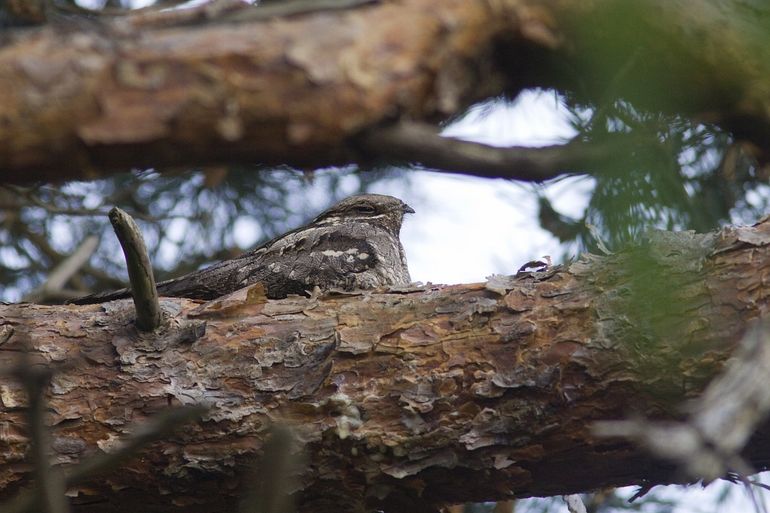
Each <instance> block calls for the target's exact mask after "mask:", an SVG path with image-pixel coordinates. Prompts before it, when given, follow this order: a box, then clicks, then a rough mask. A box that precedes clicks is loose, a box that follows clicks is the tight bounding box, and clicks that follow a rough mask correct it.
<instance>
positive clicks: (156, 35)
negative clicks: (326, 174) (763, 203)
mask: <svg viewBox="0 0 770 513" xmlns="http://www.w3.org/2000/svg"><path fill="white" fill-rule="evenodd" d="M768 17H770V11H768V10H767V9H766V8H765V7H761V6H758V5H753V7H752V9H751V10H748V9H747V8H746V7H745V5H744V2H738V1H735V2H716V1H714V0H698V1H697V2H671V1H668V0H646V1H644V2H638V3H635V4H634V5H631V4H629V3H628V2H618V1H615V0H604V1H598V2H583V1H550V2H536V3H530V2H526V1H521V0H518V1H517V0H505V1H496V2H466V1H462V0H404V1H399V2H390V1H380V2H370V3H369V2H367V3H365V4H364V5H361V6H358V7H355V8H351V9H346V10H332V11H320V12H309V13H307V14H302V15H297V16H291V17H286V18H272V19H268V20H260V21H250V22H242V23H233V22H229V23H228V22H218V23H217V22H216V20H209V21H208V23H205V24H202V25H191V26H181V27H166V28H157V27H155V28H152V27H147V26H142V25H141V24H132V23H131V21H130V17H129V18H128V20H120V21H117V22H109V23H108V22H103V23H101V24H98V25H96V26H93V25H91V24H89V23H85V22H84V23H83V24H82V26H81V25H78V24H74V25H72V24H70V25H64V26H49V27H45V28H41V29H27V30H24V31H21V30H17V31H11V32H9V35H8V36H7V38H8V40H7V41H8V42H7V44H6V45H5V46H3V47H2V48H0V90H2V91H3V94H2V95H0V120H2V123H0V170H1V172H2V175H3V176H2V178H3V181H5V182H27V181H30V180H38V179H45V180H61V179H73V178H81V179H82V178H93V177H95V176H98V175H99V174H103V173H106V172H110V171H112V170H116V169H117V170H125V169H127V168H129V167H132V166H137V167H141V166H152V167H156V168H158V167H161V168H162V167H165V166H185V165H204V164H207V163H223V162H224V163H247V164H254V163H261V164H269V165H272V164H288V165H293V166H297V167H306V168H317V167H322V166H328V165H333V164H346V163H350V162H356V161H358V162H360V161H367V160H368V159H370V158H382V157H383V156H386V155H387V148H383V151H382V153H378V152H376V151H374V152H372V149H371V148H366V149H364V148H362V147H359V146H358V145H357V144H356V142H355V141H356V136H358V135H360V134H361V133H362V132H363V131H366V130H368V131H371V130H372V129H374V128H377V127H380V126H382V125H384V124H387V123H389V122H392V121H394V120H397V119H408V120H422V121H437V120H445V119H447V118H450V117H451V116H453V115H457V114H459V113H461V112H462V111H463V110H464V109H466V108H467V107H468V106H469V105H470V104H471V103H473V102H475V101H479V100H483V99H486V98H492V97H496V96H499V95H501V94H507V95H514V94H516V93H517V92H518V91H519V90H520V89H521V88H523V87H556V88H558V89H560V90H562V91H566V92H569V93H570V94H574V95H578V96H580V97H584V98H585V99H586V100H588V101H592V102H597V103H601V102H606V101H608V99H610V98H615V97H622V98H630V99H631V100H633V101H635V102H639V104H640V105H644V106H647V107H649V108H652V109H663V110H669V111H673V112H678V113H682V114H684V115H687V116H691V117H693V118H695V119H697V120H702V121H709V122H714V123H717V124H720V125H721V126H723V127H725V128H727V129H729V130H731V131H733V132H734V133H735V134H736V136H737V137H738V138H743V139H746V140H748V141H750V142H752V143H753V144H754V146H755V148H754V150H755V153H756V154H757V156H758V157H759V158H760V159H761V160H763V161H764V160H766V159H767V155H765V152H764V150H762V148H767V147H770V122H769V120H768V114H767V113H768V112H770V109H769V108H768V105H769V104H770V100H769V99H768V97H767V91H768V90H770V87H768V84H767V77H768V76H770V70H768V69H767V67H768V64H767V63H768V62H770V58H769V56H768V55H767V53H768V50H767V48H768V45H767V44H766V31H765V24H764V21H763V20H766V19H767V18H768ZM575 70H580V72H579V73H577V74H576V73H575ZM383 154H384V155H383ZM468 172H469V173H472V172H473V169H468Z"/></svg>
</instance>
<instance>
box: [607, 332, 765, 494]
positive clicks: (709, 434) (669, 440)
mask: <svg viewBox="0 0 770 513" xmlns="http://www.w3.org/2000/svg"><path fill="white" fill-rule="evenodd" d="M768 375H770V323H768V322H767V321H764V322H763V321H760V322H758V323H757V325H755V326H754V327H753V328H752V329H750V330H749V331H748V332H747V334H746V335H745V336H744V338H743V340H742V342H741V345H740V347H739V349H738V351H736V354H735V356H734V357H733V358H732V359H731V360H730V362H729V364H728V366H727V368H726V370H725V371H724V372H723V374H722V375H721V376H719V377H718V378H716V379H715V380H714V381H713V382H712V383H711V384H710V385H709V387H708V388H707V389H706V391H705V392H704V393H703V395H701V396H700V397H699V398H698V399H697V401H695V402H694V403H693V404H692V405H691V406H690V407H689V408H688V410H689V411H691V412H692V414H691V416H690V419H689V421H687V422H684V423H653V422H648V421H645V420H627V421H614V422H601V423H597V426H596V432H597V434H598V435H599V436H608V437H609V436H611V437H624V438H631V439H633V440H636V441H637V442H639V443H640V444H642V445H644V446H645V447H647V448H648V449H649V450H650V451H651V452H652V453H653V454H655V455H656V456H658V457H660V458H664V459H667V460H671V461H674V462H676V463H678V464H679V465H681V467H682V469H683V470H684V471H686V472H687V475H689V476H691V477H693V478H695V479H703V480H704V481H706V482H709V481H713V480H714V479H718V478H720V477H723V476H725V475H726V474H727V472H728V471H731V472H736V473H737V474H739V475H740V476H741V477H742V478H743V479H745V478H746V476H747V475H748V474H751V473H753V471H752V469H751V468H750V466H749V464H748V463H746V462H745V460H744V459H743V458H742V457H741V455H740V452H741V451H742V450H743V448H744V446H745V445H746V444H747V443H748V441H749V438H750V437H751V435H752V434H753V433H754V432H755V431H756V429H757V426H759V424H760V422H762V421H763V420H764V419H765V418H766V417H767V415H768V412H770V388H768V386H767V376H768Z"/></svg>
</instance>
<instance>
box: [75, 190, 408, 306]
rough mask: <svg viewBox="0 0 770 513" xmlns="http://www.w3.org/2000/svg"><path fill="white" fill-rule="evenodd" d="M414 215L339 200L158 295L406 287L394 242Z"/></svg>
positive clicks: (378, 201)
mask: <svg viewBox="0 0 770 513" xmlns="http://www.w3.org/2000/svg"><path fill="white" fill-rule="evenodd" d="M413 212H414V210H412V208H411V207H410V206H409V205H407V204H406V203H404V202H403V201H401V200H399V199H398V198H394V197H392V196H384V195H381V194H363V195H360V196H351V197H349V198H346V199H344V200H342V201H340V202H339V203H337V204H336V205H334V206H333V207H331V208H329V209H328V210H326V211H324V212H322V213H321V214H320V215H319V216H318V217H316V218H315V219H313V221H311V222H310V223H308V224H306V225H305V226H301V227H299V228H297V229H295V230H293V231H290V232H288V233H286V234H284V235H281V236H280V237H277V238H275V239H273V240H271V241H269V242H267V243H265V244H263V245H261V246H259V247H257V248H255V249H253V250H251V251H249V252H248V253H244V254H243V255H241V256H239V257H237V258H234V259H232V260H225V261H223V262H219V263H217V264H214V265H212V266H211V267H207V268H205V269H201V270H199V271H195V272H192V273H190V274H186V275H184V276H181V277H179V278H174V279H172V280H168V281H164V282H161V283H159V284H158V292H159V294H160V295H161V296H175V297H186V298H191V299H214V298H217V297H220V296H223V295H225V294H228V293H230V292H233V291H235V290H238V289H240V288H243V287H245V286H247V285H251V284H253V283H256V282H261V283H262V284H264V286H265V290H266V292H267V297H269V298H284V297H286V296H287V295H288V294H305V295H307V294H308V293H309V292H311V291H312V290H313V289H314V288H315V287H319V288H320V289H321V290H322V291H327V290H331V289H338V290H355V289H371V288H376V287H383V286H392V285H407V284H408V283H409V281H410V278H409V269H408V268H407V265H406V255H405V254H404V248H403V247H402V246H401V242H400V240H399V232H400V231H401V223H402V221H403V219H404V214H407V213H413ZM129 296H130V292H129V290H128V289H121V290H117V291H114V292H107V293H100V294H93V295H90V296H86V297H83V298H79V299H76V300H74V301H73V303H76V304H89V303H102V302H105V301H111V300H113V299H120V298H124V297H129Z"/></svg>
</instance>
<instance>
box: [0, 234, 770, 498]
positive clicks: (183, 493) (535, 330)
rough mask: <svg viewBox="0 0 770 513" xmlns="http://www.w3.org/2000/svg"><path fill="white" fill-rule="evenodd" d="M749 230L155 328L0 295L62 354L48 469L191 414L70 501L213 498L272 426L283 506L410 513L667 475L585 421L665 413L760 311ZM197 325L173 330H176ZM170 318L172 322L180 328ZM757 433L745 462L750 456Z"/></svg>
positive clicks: (1, 391)
mask: <svg viewBox="0 0 770 513" xmlns="http://www.w3.org/2000/svg"><path fill="white" fill-rule="evenodd" d="M769 271H770V223H764V224H760V225H757V226H756V227H752V228H739V229H736V228H731V229H726V230H725V231H723V232H721V233H719V234H711V235H696V234H693V233H682V234H673V233H654V234H651V236H650V238H649V240H648V241H647V242H646V243H645V244H644V245H643V246H641V247H640V248H637V249H635V250H633V251H628V252H624V253H620V254H617V255H613V256H608V257H593V256H592V257H586V258H584V259H582V260H580V261H578V262H575V263H573V264H571V265H570V266H568V267H566V268H558V269H551V270H548V271H546V272H542V273H536V274H527V275H523V276H519V277H518V278H509V277H494V278H492V279H490V281H488V282H487V283H485V284H476V285H458V286H430V287H424V288H416V289H406V290H401V291H391V292H389V293H362V294H350V295H336V296H335V295H332V296H325V297H320V298H299V297H296V298H288V299H285V300H280V301H267V300H265V299H264V297H260V296H259V294H258V293H253V292H252V293H251V294H249V293H247V291H239V292H237V293H235V294H234V295H233V296H230V297H228V298H223V299H221V300H216V301H213V302H211V303H207V304H204V305H200V304H198V303H195V302H193V301H189V300H166V301H164V302H163V306H164V308H165V309H166V311H167V314H168V315H169V317H170V325H169V326H167V327H166V328H165V329H164V330H163V331H161V332H159V333H157V334H156V335H154V336H147V335H144V336H139V335H137V333H136V330H135V329H134V328H133V327H132V322H131V317H132V315H133V314H132V310H131V303H130V301H128V300H123V301H117V302H113V303H107V304H105V305H101V306H99V305H90V306H82V307H81V306H64V307H45V306H36V305H28V304H27V305H5V306H0V319H2V324H3V325H10V326H13V327H14V329H15V334H14V336H13V337H12V338H11V339H10V340H8V341H7V342H5V343H4V344H3V345H1V346H0V360H1V361H2V363H9V362H12V361H14V359H15V357H16V356H17V353H18V350H19V349H20V347H21V346H22V344H23V343H24V342H25V340H26V343H28V344H29V345H30V346H31V348H32V353H31V354H32V356H33V358H34V359H35V360H37V361H40V362H42V363H49V362H63V361H68V362H70V365H69V366H67V367H65V368H63V369H62V370H61V371H60V372H59V373H57V374H56V375H55V376H54V378H53V384H52V387H51V390H50V394H49V397H48V400H49V408H50V421H51V423H52V425H53V432H52V437H53V448H54V451H55V456H56V459H57V461H58V462H59V463H61V464H64V465H66V464H70V463H74V462H77V461H79V460H81V459H82V458H84V457H86V456H87V455H88V454H90V453H94V452H98V451H109V450H110V447H111V446H114V444H116V443H117V439H118V438H119V437H120V436H121V435H122V434H123V433H124V432H125V431H126V430H127V428H128V426H130V425H131V424H132V423H134V422H138V421H141V420H142V419H144V418H146V417H147V416H148V415H150V414H152V413H155V412H158V411H160V410H164V409H165V408H167V407H168V405H169V404H179V403H183V404H191V403H203V404H207V405H210V406H211V407H212V409H211V411H210V413H209V414H208V416H207V418H206V419H205V421H204V422H203V423H202V424H200V425H198V426H194V427H187V428H185V429H183V430H182V431H181V432H180V433H179V434H178V435H176V436H175V437H173V438H172V439H170V440H168V441H167V442H164V443H158V444H156V445H155V446H153V447H152V448H150V449H148V450H145V451H144V452H143V453H142V456H141V457H138V458H136V459H134V460H132V461H131V462H130V463H129V464H127V465H126V467H125V468H124V469H123V470H121V471H119V472H115V473H112V474H110V475H109V476H104V477H101V478H98V479H95V480H93V482H91V483H89V484H88V485H87V486H80V487H77V488H76V489H74V490H72V491H71V495H72V496H73V503H74V504H76V505H78V506H76V508H75V510H76V511H137V510H142V511H165V512H167V511H175V510H176V509H175V508H178V509H179V510H180V511H207V512H211V511H230V509H228V508H231V507H232V506H233V504H234V503H235V502H236V500H237V499H236V497H237V496H238V495H239V494H240V493H242V479H243V478H244V476H245V475H247V474H248V472H247V471H246V469H247V467H248V465H250V464H251V463H252V462H253V461H255V459H257V457H258V454H259V453H260V450H261V448H262V447H263V445H264V437H265V433H266V427H267V426H268V425H270V424H271V423H272V422H279V423H283V424H286V425H289V426H291V427H292V429H293V430H294V432H295V433H296V436H297V438H298V440H299V441H300V442H301V444H302V445H304V450H305V453H306V456H307V463H308V464H307V466H306V467H304V471H303V472H302V473H301V475H300V476H299V481H298V484H297V500H298V504H299V505H300V506H301V510H303V511H313V512H324V511H335V512H336V511H360V510H363V509H365V508H377V509H384V510H386V511H399V512H409V511H415V512H416V511H429V510H430V508H433V507H435V506H436V505H437V504H441V503H444V502H467V501H480V500H491V499H503V498H510V497H512V496H519V497H521V496H529V495H553V494H563V493H570V492H576V491H583V490H588V489H593V488H597V487H601V486H614V485H627V484H632V483H637V484H639V483H646V484H654V483H666V482H672V481H674V480H675V479H676V477H675V476H676V473H675V472H674V469H671V468H668V467H667V466H665V465H663V464H660V463H657V462H655V461H653V460H652V459H651V458H650V457H648V456H647V455H646V454H645V453H644V451H642V450H638V449H636V448H634V447H633V446H631V445H629V444H627V443H624V442H623V441H619V440H606V439H604V440H598V439H595V438H593V437H592V435H591V423H592V421H594V420H600V419H603V420H606V419H616V418H620V417H623V416H624V415H627V414H630V413H638V414H643V415H647V416H650V417H653V418H671V417H675V416H677V415H679V414H680V410H679V409H678V407H679V406H680V405H681V403H682V401H684V400H685V399H687V398H689V397H693V396H694V395H696V394H697V393H698V392H699V391H700V390H701V389H702V387H703V385H704V384H705V383H706V382H707V381H708V380H709V379H710V378H711V377H713V376H714V375H715V374H716V373H717V371H718V370H719V368H720V367H721V362H722V361H723V360H724V359H725V358H726V357H728V356H729V354H730V351H731V349H732V347H733V345H734V343H735V342H736V341H737V340H738V338H739V337H740V336H741V334H742V333H743V331H744V330H745V327H746V324H747V322H748V321H750V320H751V319H754V318H757V317H760V316H762V315H764V314H765V312H766V311H767V309H768V290H767V287H766V277H767V274H768V272H769ZM202 321H204V322H205V323H206V325H207V326H206V331H205V335H204V336H202V337H200V338H195V337H191V336H190V333H191V330H190V329H188V328H184V326H185V325H186V324H189V323H190V322H195V323H200V322H202ZM180 327H181V328H180ZM0 400H1V401H2V408H1V409H0V426H2V429H1V430H0V463H1V465H0V486H1V487H2V489H3V495H6V496H7V495H9V494H11V493H13V492H14V491H16V490H18V489H19V486H20V485H22V484H23V483H25V482H26V481H28V470H29V468H28V467H27V466H25V465H24V463H23V462H24V461H25V453H26V452H27V450H28V439H27V436H26V435H25V427H24V406H25V404H26V399H25V397H24V394H23V393H22V391H21V389H20V386H19V385H18V384H16V383H14V382H13V381H12V380H11V379H10V378H8V377H2V378H0ZM767 434H768V431H767V430H766V429H765V430H761V431H760V433H759V435H758V436H755V438H754V440H753V442H752V443H751V444H750V446H749V447H748V448H747V451H746V454H747V456H748V458H749V459H750V461H752V462H753V463H754V464H755V465H756V466H757V467H758V468H763V467H765V465H766V463H767V462H768V461H770V460H769V458H770V439H769V438H768V437H767Z"/></svg>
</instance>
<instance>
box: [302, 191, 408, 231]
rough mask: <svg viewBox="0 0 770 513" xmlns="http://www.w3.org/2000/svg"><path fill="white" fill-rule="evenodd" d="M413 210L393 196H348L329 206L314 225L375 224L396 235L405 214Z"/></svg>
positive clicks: (316, 219)
mask: <svg viewBox="0 0 770 513" xmlns="http://www.w3.org/2000/svg"><path fill="white" fill-rule="evenodd" d="M413 213H414V209H412V207H410V206H409V205H407V204H406V203H404V202H403V201H401V200H400V199H398V198H394V197H393V196H386V195H384V194H361V195H358V196H350V197H349V198H345V199H344V200H342V201H340V202H339V203H337V204H335V205H333V206H331V207H330V208H328V209H327V210H325V211H324V212H322V213H321V214H319V215H318V217H316V218H315V220H314V223H315V224H320V225H334V224H340V223H343V222H344V223H349V222H361V223H369V224H377V225H380V226H384V227H385V228H386V229H388V230H390V231H391V232H393V234H394V235H398V233H399V231H400V230H401V223H402V222H403V220H404V215H405V214H413Z"/></svg>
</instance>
